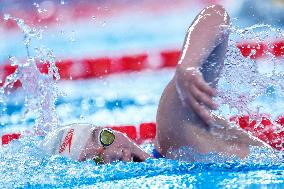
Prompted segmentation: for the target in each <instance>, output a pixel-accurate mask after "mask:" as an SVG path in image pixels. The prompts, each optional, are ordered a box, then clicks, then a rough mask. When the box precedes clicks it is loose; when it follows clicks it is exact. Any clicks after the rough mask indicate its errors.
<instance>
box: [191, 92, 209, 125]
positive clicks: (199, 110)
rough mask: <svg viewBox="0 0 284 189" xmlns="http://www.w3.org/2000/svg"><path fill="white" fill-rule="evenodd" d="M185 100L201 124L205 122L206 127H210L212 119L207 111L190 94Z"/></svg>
mask: <svg viewBox="0 0 284 189" xmlns="http://www.w3.org/2000/svg"><path fill="white" fill-rule="evenodd" d="M187 98H188V101H189V103H190V107H191V108H192V110H193V111H194V112H195V113H196V114H197V115H198V116H199V117H200V119H201V120H202V121H203V122H205V123H206V124H207V125H211V123H212V122H213V121H214V119H213V117H212V116H211V115H210V112H209V110H207V109H206V108H205V107H204V106H203V105H201V104H200V103H199V102H198V101H197V100H196V99H195V98H194V97H193V96H192V95H191V94H188V95H187Z"/></svg>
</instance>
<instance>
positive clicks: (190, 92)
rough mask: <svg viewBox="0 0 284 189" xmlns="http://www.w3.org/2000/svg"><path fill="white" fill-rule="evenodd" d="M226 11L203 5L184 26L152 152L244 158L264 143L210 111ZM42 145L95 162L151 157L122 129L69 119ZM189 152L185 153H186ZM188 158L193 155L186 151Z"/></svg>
mask: <svg viewBox="0 0 284 189" xmlns="http://www.w3.org/2000/svg"><path fill="white" fill-rule="evenodd" d="M229 22H230V18H229V15H228V13H227V12H226V11H225V10H224V8H223V7H221V6H219V5H212V6H208V7H207V8H205V9H204V10H202V11H201V12H200V13H199V14H198V15H197V17H196V18H195V20H194V21H193V23H192V25H191V26H190V27H189V29H188V32H187V36H186V38H185V42H184V45H183V50H182V54H181V57H180V60H179V64H178V65H177V68H176V72H175V75H174V77H173V79H172V80H171V81H170V82H169V84H168V85H167V87H166V88H165V90H164V92H163V94H162V97H161V99H160V103H159V107H158V112H157V133H156V143H155V153H154V156H155V157H157V156H160V157H165V158H171V159H176V158H177V157H178V156H179V155H182V154H174V153H171V152H174V151H175V150H178V149H180V148H181V147H189V148H191V149H193V150H194V151H195V152H197V153H200V154H207V153H209V152H215V153H219V154H223V155H225V156H237V157H239V158H245V157H247V156H248V154H249V147H250V146H259V147H267V148H269V147H268V145H267V144H265V143H264V142H262V141H260V140H259V139H257V138H255V137H253V136H251V135H249V134H248V133H247V132H245V131H243V130H242V129H240V128H237V127H231V126H230V125H229V122H228V121H226V120H225V119H224V118H220V117H218V116H216V115H213V114H211V110H214V109H217V107H218V105H217V104H215V103H214V102H213V99H212V98H213V97H214V96H215V95H216V91H215V87H216V84H217V83H218V77H219V74H220V72H221V70H222V68H223V64H224V58H225V54H226V50H227V45H228V37H229V30H228V28H229ZM41 147H42V148H43V149H45V150H46V151H48V152H49V153H50V154H62V155H64V156H67V157H70V158H72V159H74V160H78V161H84V160H86V159H93V160H94V161H95V162H97V163H109V162H112V161H117V160H122V161H144V160H145V159H147V158H150V157H153V155H149V154H147V153H146V152H144V151H143V150H142V149H141V148H140V147H139V146H138V145H136V144H135V143H134V142H133V141H131V140H130V139H129V138H128V137H127V136H126V135H124V134H122V133H120V132H118V131H113V130H110V129H105V128H101V127H95V126H93V125H92V124H71V125H67V126H64V127H61V128H59V129H57V130H55V131H53V132H52V133H49V134H48V135H47V136H46V138H45V140H44V141H43V142H42V144H41ZM189 156H190V155H189ZM188 159H189V160H191V161H198V160H196V159H194V155H192V157H188Z"/></svg>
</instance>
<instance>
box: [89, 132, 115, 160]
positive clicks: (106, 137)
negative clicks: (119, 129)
mask: <svg viewBox="0 0 284 189" xmlns="http://www.w3.org/2000/svg"><path fill="white" fill-rule="evenodd" d="M114 140H115V135H114V133H113V131H112V130H111V129H107V128H105V129H102V130H101V132H100V135H99V141H100V143H101V144H102V145H103V147H104V148H106V147H108V146H110V145H111V144H112V143H113V142H114ZM93 160H94V161H95V162H96V163H97V164H103V163H104V158H103V155H102V154H99V155H97V156H95V157H94V159H93Z"/></svg>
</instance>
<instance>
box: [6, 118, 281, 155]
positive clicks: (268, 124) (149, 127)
mask: <svg viewBox="0 0 284 189" xmlns="http://www.w3.org/2000/svg"><path fill="white" fill-rule="evenodd" d="M229 120H230V122H231V123H235V124H237V125H239V126H240V127H241V128H242V129H244V130H246V131H248V132H250V133H251V134H252V135H254V136H255V137H258V138H259V139H260V140H262V141H264V142H266V143H268V144H269V145H270V146H272V147H273V148H275V149H277V150H284V116H280V117H278V118H277V119H276V121H272V120H271V118H270V116H269V115H258V116H254V115H250V116H249V115H242V116H232V117H230V119H229ZM105 127H107V128H112V129H113V130H116V131H120V132H122V133H124V134H126V135H127V136H128V137H129V138H130V139H132V140H133V141H135V142H136V143H138V144H142V143H144V142H153V141H154V140H155V137H156V123H154V122H147V123H141V124H140V125H138V126H135V125H118V126H113V125H108V126H105ZM24 135H25V134H24V133H20V132H15V133H6V134H4V135H2V136H1V145H7V144H8V143H10V142H11V141H13V140H16V139H19V138H20V137H22V136H24Z"/></svg>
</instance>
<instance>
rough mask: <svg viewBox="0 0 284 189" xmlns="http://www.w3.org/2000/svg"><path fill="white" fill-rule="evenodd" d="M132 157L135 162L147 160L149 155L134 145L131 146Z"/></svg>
mask: <svg viewBox="0 0 284 189" xmlns="http://www.w3.org/2000/svg"><path fill="white" fill-rule="evenodd" d="M131 154H132V156H133V158H134V159H136V161H139V162H140V161H145V160H146V159H147V158H150V155H149V154H148V153H146V152H145V151H144V150H142V149H141V148H140V147H139V146H137V145H136V144H133V146H132V153H131Z"/></svg>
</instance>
